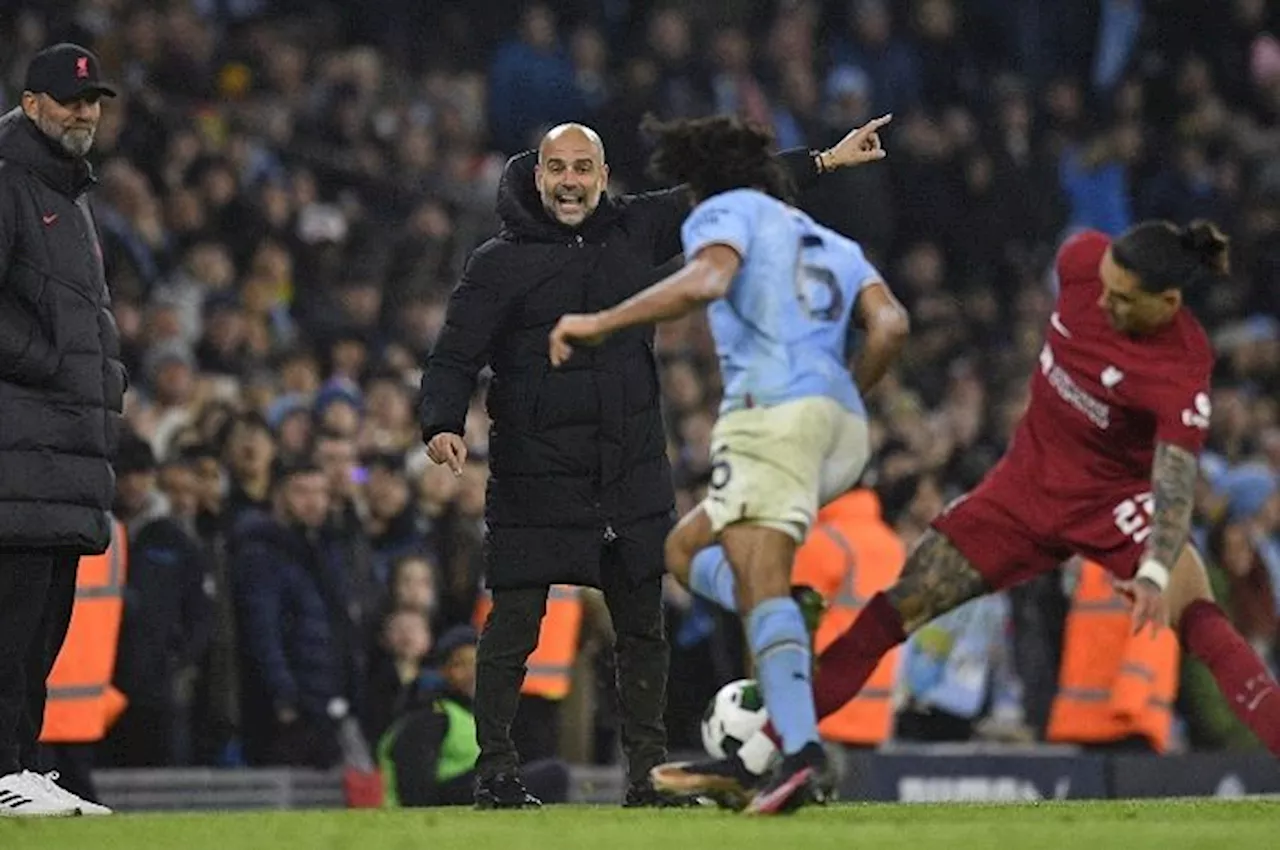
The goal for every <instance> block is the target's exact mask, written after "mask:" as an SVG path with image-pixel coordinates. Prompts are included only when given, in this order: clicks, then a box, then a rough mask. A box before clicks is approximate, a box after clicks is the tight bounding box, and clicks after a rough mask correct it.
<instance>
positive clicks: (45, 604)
mask: <svg viewBox="0 0 1280 850" xmlns="http://www.w3.org/2000/svg"><path fill="white" fill-rule="evenodd" d="M112 94H114V93H113V92H112V91H111V89H110V88H108V87H107V86H104V85H102V83H101V82H100V81H99V77H98V60H97V58H96V57H95V56H94V55H93V54H92V53H90V52H89V51H87V50H85V49H83V48H80V47H77V46H75V45H71V44H60V45H56V46H54V47H51V48H48V49H47V50H44V51H42V52H40V53H38V54H37V55H36V56H35V57H34V58H33V59H32V61H31V65H30V66H29V68H28V70H27V80H26V87H25V90H24V91H23V93H22V105H21V106H20V107H18V108H16V109H14V110H13V111H11V112H9V113H8V114H6V115H4V116H3V117H0V796H6V798H7V799H9V800H12V801H19V805H18V806H17V807H14V806H7V807H8V808H12V809H13V813H15V814H28V813H29V814H60V813H61V814H72V813H75V811H76V809H78V808H80V806H79V804H77V803H76V802H75V799H74V798H69V797H67V796H66V792H63V791H61V790H60V789H58V788H57V787H56V786H54V785H53V784H52V782H50V781H48V779H47V777H41V776H37V774H35V773H33V772H30V769H31V768H35V767H36V764H35V757H36V756H35V744H36V738H37V735H38V734H39V730H40V727H41V724H42V722H43V718H44V705H45V696H46V691H45V680H46V678H47V676H48V674H49V670H50V669H51V667H52V666H53V661H54V659H55V658H56V657H57V655H58V650H59V649H60V648H61V646H62V641H63V638H64V637H65V636H66V631H67V625H68V623H69V621H70V617H71V608H72V604H73V602H74V600H75V582H76V565H77V563H78V561H79V558H80V556H81V555H92V554H98V553H101V552H103V551H105V550H106V548H107V544H108V543H109V542H110V538H111V520H110V517H109V516H108V513H107V512H108V511H109V510H110V508H111V501H112V498H113V497H114V495H115V479H114V476H113V474H112V471H111V460H112V457H113V456H114V454H115V450H116V441H117V435H118V434H119V431H120V414H121V409H122V406H123V400H124V390H125V372H124V367H123V366H122V365H121V363H120V359H119V358H120V339H119V334H118V332H117V329H116V325H115V321H114V320H113V319H112V317H111V311H110V298H109V296H108V292H107V283H106V278H105V276H104V273H103V266H102V250H101V248H100V246H99V243H98V234H97V229H96V227H95V226H94V222H93V216H92V214H91V212H90V209H89V200H88V197H87V196H86V194H85V193H86V191H87V190H88V189H89V187H90V186H91V185H92V184H93V175H92V172H91V170H90V167H89V164H88V163H87V162H86V161H85V159H84V157H85V155H86V154H87V153H88V152H89V149H90V147H91V146H92V145H93V136H94V132H95V131H96V129H97V125H98V120H99V118H100V117H101V115H102V106H101V103H100V99H101V97H102V96H103V95H108V96H109V95H112ZM40 780H44V781H40ZM21 801H25V802H21Z"/></svg>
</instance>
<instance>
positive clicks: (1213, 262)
mask: <svg viewBox="0 0 1280 850" xmlns="http://www.w3.org/2000/svg"><path fill="white" fill-rule="evenodd" d="M1178 238H1179V241H1180V242H1181V243H1182V247H1183V248H1184V249H1185V250H1187V251H1189V252H1191V253H1192V254H1195V255H1196V258H1197V260H1198V261H1199V262H1200V263H1201V264H1202V265H1205V266H1208V267H1209V268H1211V269H1213V270H1214V271H1215V272H1218V273H1219V274H1227V273H1228V271H1229V269H1230V263H1229V257H1228V249H1229V247H1230V245H1231V240H1229V239H1228V238H1227V236H1226V234H1224V233H1223V232H1222V231H1221V230H1220V229H1219V228H1218V225H1216V224H1214V223H1213V222H1211V221H1208V220H1206V219H1196V220H1195V221H1193V222H1191V223H1190V224H1188V225H1187V226H1186V227H1183V228H1179V237H1178Z"/></svg>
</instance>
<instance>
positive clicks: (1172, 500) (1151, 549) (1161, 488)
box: [1139, 443, 1198, 577]
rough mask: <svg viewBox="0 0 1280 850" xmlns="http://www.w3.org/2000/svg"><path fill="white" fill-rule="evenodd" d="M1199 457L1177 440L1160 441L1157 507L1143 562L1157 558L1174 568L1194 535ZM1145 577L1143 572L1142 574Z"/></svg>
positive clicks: (1155, 468)
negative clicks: (1193, 517)
mask: <svg viewBox="0 0 1280 850" xmlns="http://www.w3.org/2000/svg"><path fill="white" fill-rule="evenodd" d="M1197 468H1198V464H1197V461H1196V456H1195V455H1194V454H1193V453H1191V452H1189V451H1187V450H1186V449H1184V448H1181V447H1179V446H1175V445H1174V444H1173V443H1157V444H1156V456H1155V462H1154V463H1153V464H1152V468H1151V492H1152V494H1153V495H1154V497H1155V510H1154V513H1153V514H1152V517H1151V536H1150V537H1148V538H1147V551H1146V554H1145V555H1144V556H1143V559H1142V560H1143V563H1144V564H1145V563H1149V562H1152V561H1154V562H1155V563H1157V564H1159V565H1161V566H1163V567H1164V568H1165V569H1166V570H1172V569H1173V565H1174V563H1176V562H1177V560H1178V555H1180V554H1181V553H1182V547H1183V546H1185V545H1186V544H1187V538H1188V537H1189V536H1190V535H1191V510H1192V507H1193V506H1194V504H1195V488H1196V470H1197ZM1139 576H1140V577H1141V573H1139Z"/></svg>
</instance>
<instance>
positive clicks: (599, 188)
mask: <svg viewBox="0 0 1280 850" xmlns="http://www.w3.org/2000/svg"><path fill="white" fill-rule="evenodd" d="M534 181H535V182H536V184H537V187H538V194H539V195H540V196H541V197H542V205H543V206H544V207H545V208H546V210H547V213H548V214H549V215H550V216H551V217H552V218H554V219H555V220H556V221H559V222H560V223H561V224H567V225H569V226H570V227H577V226H578V225H580V224H582V222H584V221H586V219H587V217H588V216H589V215H591V213H593V212H595V209H596V207H597V206H598V205H599V204H600V195H601V194H602V193H603V192H604V190H605V187H606V186H607V185H608V183H609V166H607V165H606V164H605V161H604V143H603V142H601V141H600V134H599V133H597V132H596V131H595V130H592V129H591V128H590V127H587V126H585V125H583V124H561V125H559V126H557V127H552V128H551V129H550V130H548V131H547V134H546V135H545V136H543V137H542V143H541V144H540V145H538V167H537V168H536V169H534Z"/></svg>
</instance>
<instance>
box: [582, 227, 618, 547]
mask: <svg viewBox="0 0 1280 850" xmlns="http://www.w3.org/2000/svg"><path fill="white" fill-rule="evenodd" d="M573 244H574V245H575V246H577V247H579V248H582V247H584V246H585V243H584V242H583V240H582V234H581V233H578V234H575V235H574V237H573ZM583 309H584V310H585V309H586V305H585V304H584V305H583ZM603 512H604V506H603V505H602V504H600V502H596V513H598V514H601V517H600V518H601V519H604V516H603ZM617 539H618V533H617V532H616V531H614V530H613V523H611V522H609V521H607V520H606V521H605V524H604V542H605V543H612V542H613V541H615V540H617Z"/></svg>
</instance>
